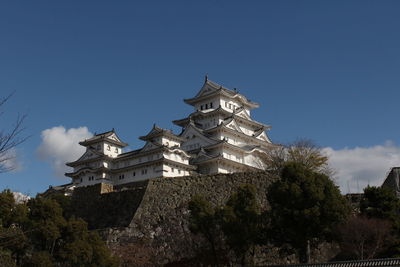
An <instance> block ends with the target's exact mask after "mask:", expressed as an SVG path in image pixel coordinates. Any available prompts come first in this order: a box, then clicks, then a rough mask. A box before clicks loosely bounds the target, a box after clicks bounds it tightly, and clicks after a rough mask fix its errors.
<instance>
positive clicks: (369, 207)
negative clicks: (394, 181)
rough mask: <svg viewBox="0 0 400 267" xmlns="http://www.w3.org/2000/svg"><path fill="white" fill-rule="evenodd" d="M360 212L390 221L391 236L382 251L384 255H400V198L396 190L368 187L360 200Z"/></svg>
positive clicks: (369, 216)
mask: <svg viewBox="0 0 400 267" xmlns="http://www.w3.org/2000/svg"><path fill="white" fill-rule="evenodd" d="M360 212H361V214H362V215H364V216H366V217H368V218H375V219H380V220H386V221H389V222H390V224H391V225H392V227H391V232H390V238H388V239H387V240H385V241H386V243H388V244H390V247H388V246H386V248H387V249H386V250H385V251H383V252H382V255H383V256H384V257H399V256H400V199H399V198H398V197H397V196H396V194H395V192H394V191H393V190H392V189H390V188H386V187H373V186H372V187H370V186H368V187H366V188H365V189H364V196H363V198H362V200H361V202H360Z"/></svg>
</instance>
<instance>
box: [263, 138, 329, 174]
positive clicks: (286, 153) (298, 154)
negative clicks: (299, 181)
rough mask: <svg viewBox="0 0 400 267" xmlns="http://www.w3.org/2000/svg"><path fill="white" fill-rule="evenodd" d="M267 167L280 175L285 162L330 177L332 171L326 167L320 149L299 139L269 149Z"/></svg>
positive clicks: (311, 142) (305, 140)
mask: <svg viewBox="0 0 400 267" xmlns="http://www.w3.org/2000/svg"><path fill="white" fill-rule="evenodd" d="M268 153H269V157H268V158H269V159H268V162H267V165H268V166H269V169H270V171H272V172H273V173H275V174H277V175H280V174H281V172H282V170H283V168H284V167H285V165H286V163H287V162H296V163H299V164H301V165H303V166H304V167H305V168H306V169H308V170H311V171H315V172H322V173H325V174H326V175H328V176H329V175H332V174H333V171H332V170H331V169H330V167H329V165H328V157H327V156H326V155H324V154H323V153H322V151H321V149H320V148H319V147H318V146H317V145H315V144H314V142H313V141H311V140H308V139H299V140H297V141H295V142H293V143H290V144H288V145H282V146H279V147H276V148H275V149H271V150H270V151H269V152H268Z"/></svg>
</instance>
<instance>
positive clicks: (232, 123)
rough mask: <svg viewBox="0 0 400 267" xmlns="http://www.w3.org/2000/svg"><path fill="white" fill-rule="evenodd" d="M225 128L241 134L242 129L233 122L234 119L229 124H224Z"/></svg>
mask: <svg viewBox="0 0 400 267" xmlns="http://www.w3.org/2000/svg"><path fill="white" fill-rule="evenodd" d="M225 126H226V127H228V128H230V129H232V130H235V131H238V132H240V133H243V131H242V129H241V128H240V127H239V125H238V124H237V122H236V121H235V119H234V118H233V119H232V120H231V121H230V122H228V123H226V124H225Z"/></svg>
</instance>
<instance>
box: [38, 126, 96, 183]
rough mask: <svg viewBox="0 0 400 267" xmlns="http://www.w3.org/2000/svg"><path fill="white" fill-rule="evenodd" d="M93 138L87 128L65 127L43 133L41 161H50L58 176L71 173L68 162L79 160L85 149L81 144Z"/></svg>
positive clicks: (39, 152) (39, 154) (40, 150)
mask: <svg viewBox="0 0 400 267" xmlns="http://www.w3.org/2000/svg"><path fill="white" fill-rule="evenodd" d="M91 136H92V133H90V132H89V130H88V128H87V127H79V128H70V129H68V130H67V129H65V127H63V126H58V127H53V128H50V129H46V130H44V131H42V134H41V137H42V143H41V144H40V146H39V147H38V149H37V153H38V156H39V158H40V159H42V160H46V161H49V162H50V163H51V165H52V166H53V169H54V172H55V174H56V175H57V176H60V177H64V173H65V172H68V171H70V168H69V167H67V166H66V165H65V163H66V162H70V161H74V160H77V159H78V158H79V157H80V156H81V155H82V154H83V153H84V152H85V148H84V147H82V146H81V145H79V142H80V141H82V140H84V139H87V138H89V137H91Z"/></svg>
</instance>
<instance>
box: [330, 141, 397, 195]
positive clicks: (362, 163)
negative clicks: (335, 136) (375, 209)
mask: <svg viewBox="0 0 400 267" xmlns="http://www.w3.org/2000/svg"><path fill="white" fill-rule="evenodd" d="M322 151H323V152H324V153H326V154H327V155H328V157H329V164H330V166H331V167H333V168H334V170H335V171H336V175H335V177H336V179H335V180H336V183H337V184H338V185H339V186H340V189H341V191H342V193H345V194H346V193H349V192H350V193H357V192H362V190H363V189H364V188H365V187H366V186H367V185H368V184H369V185H371V186H380V185H382V183H383V181H384V179H385V178H386V174H387V172H388V171H389V170H390V168H391V167H394V166H400V147H398V146H396V145H395V144H394V143H393V142H391V141H387V142H386V143H385V144H384V145H376V146H371V147H356V148H352V149H349V148H344V149H339V150H334V149H332V148H330V147H327V148H324V149H323V150H322Z"/></svg>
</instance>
